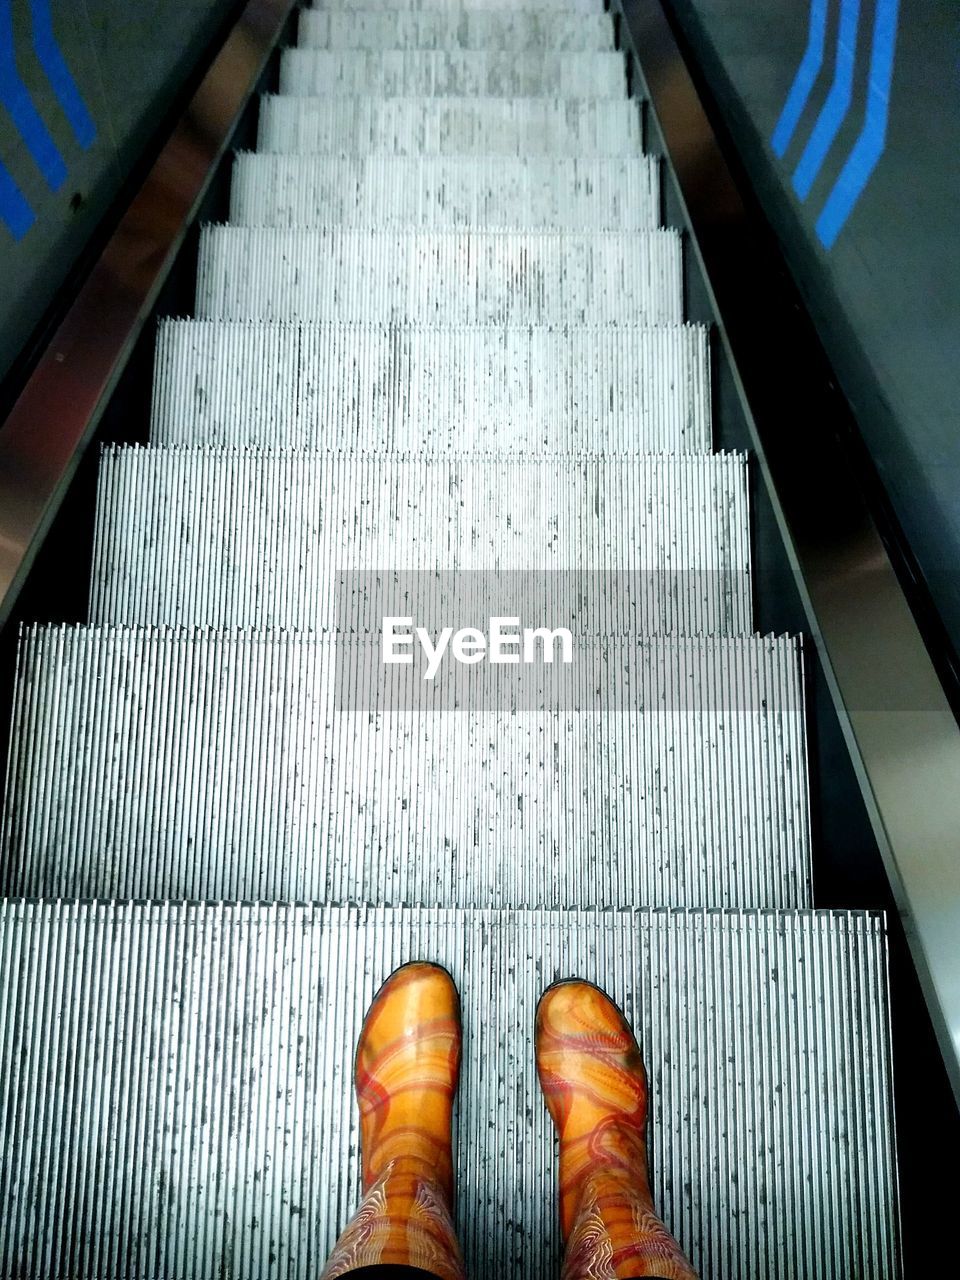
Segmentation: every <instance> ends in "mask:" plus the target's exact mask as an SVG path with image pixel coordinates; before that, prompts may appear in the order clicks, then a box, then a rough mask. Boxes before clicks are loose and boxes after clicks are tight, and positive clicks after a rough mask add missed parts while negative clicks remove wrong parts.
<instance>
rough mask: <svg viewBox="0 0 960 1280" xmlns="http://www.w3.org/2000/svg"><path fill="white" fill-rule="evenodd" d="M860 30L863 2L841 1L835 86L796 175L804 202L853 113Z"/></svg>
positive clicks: (799, 193) (814, 128) (853, 0)
mask: <svg viewBox="0 0 960 1280" xmlns="http://www.w3.org/2000/svg"><path fill="white" fill-rule="evenodd" d="M859 26H860V0H840V31H839V34H838V37H837V61H836V67H835V70H834V76H833V84H832V85H831V86H830V92H829V93H828V94H827V100H826V102H824V104H823V107H822V108H821V111H820V115H819V116H818V117H817V123H816V124H815V125H814V127H813V133H812V134H811V135H810V139H809V141H808V142H807V145H806V147H805V148H804V152H803V155H802V156H801V157H800V159H799V161H798V163H797V167H796V169H795V170H794V174H793V189H794V191H796V193H797V195H798V196H799V197H800V199H801V200H806V198H807V196H808V195H809V194H810V188H811V187H812V186H813V184H814V182H815V181H816V178H817V174H818V173H819V172H820V170H821V168H822V167H823V162H824V161H825V160H826V158H827V153H828V152H829V150H830V148H831V147H832V146H833V144H834V141H835V140H836V137H837V134H838V133H839V132H840V127H841V125H842V124H843V122H844V120H845V119H846V117H847V113H848V112H849V110H850V103H851V102H852V100H853V72H854V67H855V65H856V60H857V32H858V29H859Z"/></svg>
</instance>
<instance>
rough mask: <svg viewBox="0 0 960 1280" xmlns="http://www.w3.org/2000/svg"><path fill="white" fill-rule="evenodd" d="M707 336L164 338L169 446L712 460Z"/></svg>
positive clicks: (194, 326) (430, 331)
mask: <svg viewBox="0 0 960 1280" xmlns="http://www.w3.org/2000/svg"><path fill="white" fill-rule="evenodd" d="M710 423H711V412H710V359H709V347H708V335H707V330H706V329H704V328H699V327H697V326H693V325H686V326H683V327H679V326H677V327H670V328H667V327H664V328H660V329H637V328H632V327H629V326H616V327H613V326H605V327H603V328H596V327H594V328H572V327H571V328H546V327H544V328H529V327H526V328H499V329H497V328H492V327H488V328H457V329H455V328H438V327H437V328H407V327H398V328H389V327H386V326H359V325H297V324H282V323H257V322H243V321H239V322H238V321H217V320H179V321H166V322H163V323H162V324H161V326H160V332H159V337H158V341H157V355H156V367H155V372H154V394H153V412H152V420H151V431H150V438H151V440H153V441H154V442H155V443H156V444H191V445H192V444H220V445H224V444H225V445H272V446H277V447H284V446H294V447H298V446H307V447H317V446H323V447H326V448H330V449H341V450H344V451H348V452H349V451H352V450H369V449H380V450H391V449H395V450H399V451H401V452H403V451H409V452H415V451H419V452H421V453H463V454H466V453H469V452H470V451H476V452H490V451H494V452H497V451H500V452H517V453H524V452H529V453H541V452H542V453H551V452H558V453H561V452H570V453H575V452H577V451H581V450H586V451H593V452H597V453H602V452H610V453H629V452H636V453H703V452H706V451H707V450H709V448H710V445H711V439H712V435H711V425H710Z"/></svg>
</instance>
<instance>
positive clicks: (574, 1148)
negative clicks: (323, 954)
mask: <svg viewBox="0 0 960 1280" xmlns="http://www.w3.org/2000/svg"><path fill="white" fill-rule="evenodd" d="M460 1046H461V1033H460V1000H459V997H458V995H457V989H456V987H455V986H454V983H453V979H452V978H451V977H450V975H449V974H448V973H447V972H446V970H445V969H441V968H439V967H438V966H436V965H431V964H409V965H405V966H404V967H403V968H401V969H398V970H397V971H396V972H395V973H394V974H393V975H392V977H390V978H388V980H387V982H386V983H385V984H384V986H383V987H382V988H381V989H380V992H379V994H378V995H377V997H376V999H375V1000H374V1002H373V1004H372V1005H371V1006H370V1010H369V1012H368V1013H367V1017H366V1020H365V1021H364V1025H363V1030H362V1032H361V1035H360V1043H359V1045H358V1048H357V1061H356V1089H357V1098H358V1100H359V1104H360V1143H361V1156H362V1163H363V1190H364V1197H363V1201H362V1203H361V1205H360V1208H359V1210H358V1211H357V1214H356V1216H355V1217H354V1218H353V1220H352V1221H351V1222H350V1223H349V1225H348V1226H347V1228H346V1229H345V1231H344V1232H343V1234H342V1235H341V1237H340V1239H339V1240H338V1241H337V1244H336V1246H335V1248H334V1251H333V1254H332V1256H331V1258H330V1260H329V1262H328V1264H327V1267H326V1269H325V1270H324V1272H323V1277H322V1280H334V1277H337V1276H345V1275H350V1274H351V1273H354V1272H356V1271H359V1270H360V1269H362V1268H367V1267H373V1268H375V1270H374V1271H373V1272H371V1273H370V1280H374V1276H376V1275H378V1274H379V1275H380V1276H382V1278H383V1280H387V1277H388V1271H387V1270H383V1271H379V1268H381V1267H388V1266H393V1267H400V1268H404V1267H413V1268H419V1269H420V1272H421V1273H426V1276H429V1277H436V1278H437V1280H464V1269H463V1261H462V1259H461V1256H460V1246H459V1244H458V1242H457V1237H456V1232H455V1229H454V1225H453V1218H452V1206H453V1152H452V1147H451V1118H452V1113H453V1099H454V1094H455V1093H456V1089H457V1081H458V1078H459V1073H460ZM536 1057H537V1072H538V1074H539V1077H540V1085H541V1087H542V1089H543V1092H544V1095H545V1097H546V1102H547V1107H548V1109H549V1111H550V1115H551V1117H552V1119H553V1122H554V1124H555V1126H556V1129H557V1133H558V1135H559V1138H560V1226H561V1230H562V1233H563V1239H564V1242H565V1254H564V1262H563V1280H621V1277H627V1276H648V1277H660V1278H661V1280H696V1275H695V1272H694V1271H693V1269H692V1268H691V1266H690V1264H689V1263H688V1262H687V1260H686V1258H685V1257H684V1255H683V1253H682V1252H681V1250H680V1246H679V1245H678V1244H677V1242H676V1241H675V1240H674V1239H673V1237H672V1236H671V1235H670V1234H669V1232H668V1231H667V1229H666V1227H665V1226H664V1225H663V1223H662V1222H661V1221H660V1219H659V1218H658V1217H657V1215H656V1213H655V1211H654V1208H653V1200H652V1197H651V1194H650V1184H649V1178H648V1174H647V1151H646V1120H647V1086H646V1076H645V1073H644V1069H643V1062H642V1060H641V1057H640V1050H639V1048H638V1047H637V1042H636V1040H635V1039H634V1036H633V1033H632V1031H631V1030H630V1027H629V1026H628V1025H627V1022H626V1020H625V1019H624V1017H623V1015H622V1014H621V1013H620V1010H619V1009H618V1008H617V1007H616V1005H614V1004H613V1002H612V1001H611V1000H609V999H608V998H607V996H605V995H604V994H603V992H602V991H600V990H599V989H598V988H596V987H594V986H592V985H591V984H589V983H586V982H574V981H571V982H561V983H557V984H556V985H554V986H552V987H550V988H549V989H548V990H547V991H546V992H545V993H544V995H543V996H542V998H541V1000H540V1004H539V1007H538V1009H537V1029H536ZM365 1274H366V1273H365ZM400 1274H403V1273H402V1272H398V1273H397V1275H398V1276H399V1275H400ZM416 1274H417V1273H416V1272H411V1273H410V1275H411V1276H413V1275H416Z"/></svg>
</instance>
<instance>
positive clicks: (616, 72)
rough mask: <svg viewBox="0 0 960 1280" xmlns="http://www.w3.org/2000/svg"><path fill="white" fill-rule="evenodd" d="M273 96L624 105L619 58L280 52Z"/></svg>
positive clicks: (623, 79)
mask: <svg viewBox="0 0 960 1280" xmlns="http://www.w3.org/2000/svg"><path fill="white" fill-rule="evenodd" d="M280 93H281V94H289V95H291V96H298V97H313V96H315V95H320V96H327V95H329V96H333V97H351V96H354V95H357V94H364V93H367V94H370V95H371V96H376V97H379V98H409V97H416V96H417V95H421V94H422V95H425V96H428V97H434V96H436V97H441V98H443V97H471V96H477V97H487V96H489V97H494V98H522V97H525V96H527V95H529V96H532V97H536V96H542V97H547V98H624V97H626V93H627V77H626V64H625V62H624V58H623V54H621V53H596V52H592V53H550V52H548V53H544V52H542V51H540V50H536V51H533V52H529V51H523V50H521V51H520V52H516V53H515V52H512V51H501V52H497V51H494V52H485V51H484V52H477V51H464V50H453V51H447V50H443V51H440V52H438V51H436V50H416V49H413V50H411V49H393V50H390V51H388V52H382V51H381V52H372V51H369V50H363V49H360V50H346V51H345V50H337V51H333V52H325V51H323V50H319V49H285V50H284V51H283V53H282V54H281V56H280Z"/></svg>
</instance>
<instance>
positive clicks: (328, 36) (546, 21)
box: [297, 0, 613, 53]
mask: <svg viewBox="0 0 960 1280" xmlns="http://www.w3.org/2000/svg"><path fill="white" fill-rule="evenodd" d="M527 3H528V5H529V7H525V8H519V9H512V8H499V9H481V10H477V9H472V8H464V9H462V10H461V9H456V8H449V7H447V8H432V9H426V10H420V11H418V12H414V11H408V12H406V13H404V12H402V11H401V12H397V10H396V9H394V10H390V9H387V8H377V7H371V8H370V9H368V10H365V11H359V12H357V11H355V12H352V13H351V12H346V11H345V10H343V9H341V10H339V11H336V10H334V11H332V12H331V11H329V10H327V8H326V6H324V8H323V9H304V10H302V11H301V13H300V23H299V39H298V41H297V43H298V44H299V46H300V48H301V49H383V50H387V49H440V50H447V49H458V48H459V49H482V50H494V49H501V50H504V51H513V52H517V53H519V52H522V51H526V50H533V49H545V50H558V51H560V50H562V51H563V52H568V53H583V52H588V51H590V50H596V51H598V52H599V51H604V50H612V49H613V23H612V21H611V20H610V15H609V14H606V13H604V12H603V9H602V7H601V6H600V4H599V0H597V3H595V4H594V5H593V8H592V10H591V11H589V12H586V13H584V12H579V13H577V12H567V13H564V12H563V11H559V12H558V11H557V10H556V9H554V8H551V9H548V10H544V9H543V8H538V7H537V5H536V4H534V3H532V0H527Z"/></svg>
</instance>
